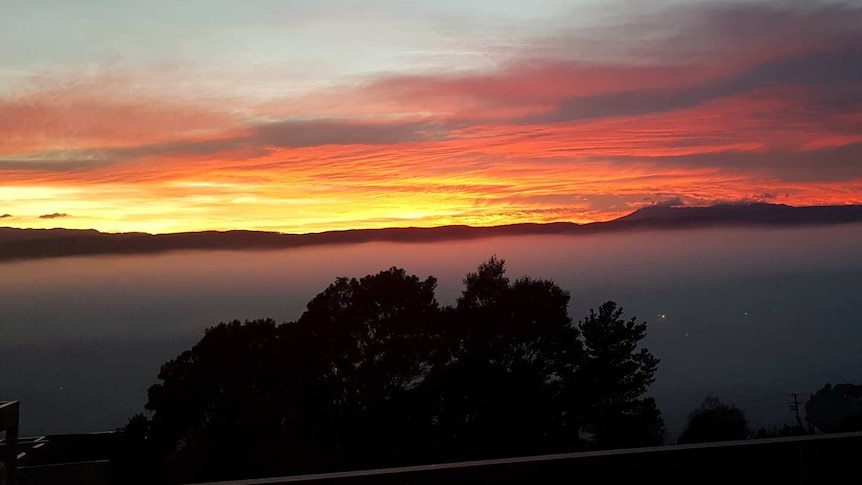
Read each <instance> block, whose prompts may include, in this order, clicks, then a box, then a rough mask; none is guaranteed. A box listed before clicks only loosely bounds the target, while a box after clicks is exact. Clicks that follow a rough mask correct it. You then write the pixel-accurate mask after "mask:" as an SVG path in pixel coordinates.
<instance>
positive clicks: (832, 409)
mask: <svg viewBox="0 0 862 485" xmlns="http://www.w3.org/2000/svg"><path fill="white" fill-rule="evenodd" d="M805 416H806V419H807V420H808V422H809V423H810V424H811V425H812V426H814V427H815V428H817V429H819V430H820V431H822V432H824V433H842V432H850V431H862V385H857V384H836V385H835V386H833V385H831V384H826V385H825V386H823V387H822V388H820V389H819V390H818V391H817V392H816V393H814V394H812V395H811V398H809V399H808V402H807V403H805Z"/></svg>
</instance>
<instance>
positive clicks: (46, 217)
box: [39, 212, 70, 219]
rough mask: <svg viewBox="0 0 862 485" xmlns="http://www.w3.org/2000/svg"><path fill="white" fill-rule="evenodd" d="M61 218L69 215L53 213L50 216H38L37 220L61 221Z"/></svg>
mask: <svg viewBox="0 0 862 485" xmlns="http://www.w3.org/2000/svg"><path fill="white" fill-rule="evenodd" d="M63 217H70V216H69V214H65V213H62V212H54V213H52V214H42V215H41V216H39V219H61V218H63Z"/></svg>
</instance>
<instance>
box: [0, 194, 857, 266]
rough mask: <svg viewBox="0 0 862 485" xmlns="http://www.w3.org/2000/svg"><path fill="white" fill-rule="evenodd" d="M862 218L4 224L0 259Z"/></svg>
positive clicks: (826, 214)
mask: <svg viewBox="0 0 862 485" xmlns="http://www.w3.org/2000/svg"><path fill="white" fill-rule="evenodd" d="M859 222H862V205H843V206H803V207H793V206H787V205H782V204H766V203H751V204H720V205H713V206H708V207H669V206H662V205H653V206H647V207H643V208H640V209H637V210H635V211H634V212H632V213H631V214H628V215H626V216H623V217H620V218H618V219H614V220H611V221H605V222H593V223H588V224H577V223H572V222H551V223H518V224H507V225H500V226H485V227H476V226H466V225H450V226H437V227H426V228H423V227H395V228H383V229H347V230H340V231H327V232H319V233H308V234H287V233H278V232H266V231H249V230H229V231H198V232H181V233H170V234H148V233H141V232H130V233H103V232H99V231H97V230H94V229H59V228H58V229H17V228H8V227H0V261H10V260H21V259H42V258H56V257H67V256H87V255H121V254H149V253H159V252H166V251H177V250H243V249H247V250H254V249H280V248H292V247H301V246H311V245H324V244H357V243H364V242H374V241H380V242H433V241H446V240H459V239H477V238H486V237H495V236H519V235H552V234H572V235H574V234H596V233H602V232H617V231H635V230H641V231H643V230H669V229H686V228H698V227H720V226H724V227H729V226H773V227H776V226H777V227H781V226H800V225H811V226H814V225H834V224H848V223H859Z"/></svg>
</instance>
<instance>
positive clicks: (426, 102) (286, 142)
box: [0, 0, 862, 233]
mask: <svg viewBox="0 0 862 485" xmlns="http://www.w3.org/2000/svg"><path fill="white" fill-rule="evenodd" d="M461 3H465V4H469V5H461ZM644 3H649V6H648V7H647V6H640V7H637V8H636V7H633V6H632V4H633V2H621V1H620V2H614V1H608V2H598V1H575V0H572V1H549V2H530V1H515V0H505V1H492V0H481V1H476V2H449V1H442V2H418V1H416V0H412V1H403V2H402V1H392V0H390V1H384V0H380V1H375V2H337V1H335V0H331V1H314V2H312V1H308V2H305V1H300V0H297V1H290V2H287V1H285V2H277V1H266V0H255V1H248V2H224V1H216V2H182V6H181V7H180V6H177V5H175V4H174V3H173V2H167V1H166V0H156V1H152V2H143V1H141V2H136V1H131V0H128V1H119V2H114V3H112V4H111V5H110V6H105V5H100V4H96V3H91V2H84V1H69V2H57V3H54V2H50V1H44V2H41V1H29V0H28V1H17V0H13V1H11V2H4V3H3V5H2V7H0V8H2V9H3V10H4V15H0V226H11V227H68V228H95V229H99V230H102V231H147V232H157V233H163V232H177V231H191V230H205V229H218V230H225V229H260V230H273V231H284V232H317V231H324V230H330V229H353V228H377V227H393V226H438V225H446V224H469V225H481V226H485V225H497V224H508V223H517V222H552V221H573V222H590V221H599V220H608V219H612V218H614V217H617V216H620V215H624V214H626V213H628V212H631V211H633V210H635V209H637V208H638V207H641V206H645V205H650V204H655V203H663V204H669V205H671V204H674V205H709V204H713V203H716V202H744V201H766V202H774V203H783V204H789V205H823V204H860V203H862V49H860V46H862V7H860V6H859V5H858V4H851V3H835V2H831V3H830V2H816V1H812V2H805V3H802V2H751V3H739V2H726V1H719V0H703V1H694V2H684V3H683V2H672V1H659V2H644Z"/></svg>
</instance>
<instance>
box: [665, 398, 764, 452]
mask: <svg viewBox="0 0 862 485" xmlns="http://www.w3.org/2000/svg"><path fill="white" fill-rule="evenodd" d="M747 437H748V422H747V421H746V419H745V414H744V413H743V412H742V410H741V409H739V408H737V407H735V406H731V405H727V404H723V403H722V402H721V401H720V400H719V399H718V398H717V397H714V396H707V397H706V399H704V400H703V404H701V405H700V407H699V408H697V409H695V410H694V411H693V412H692V413H691V414H690V415H689V417H688V425H687V426H686V428H685V430H684V431H683V433H682V435H681V436H680V438H679V442H680V443H704V442H708V441H730V440H742V439H746V438H747Z"/></svg>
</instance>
